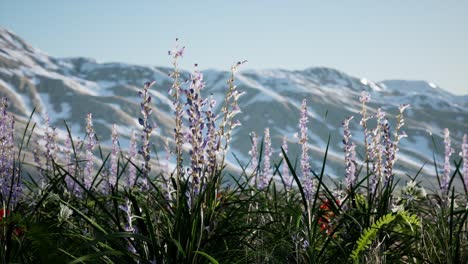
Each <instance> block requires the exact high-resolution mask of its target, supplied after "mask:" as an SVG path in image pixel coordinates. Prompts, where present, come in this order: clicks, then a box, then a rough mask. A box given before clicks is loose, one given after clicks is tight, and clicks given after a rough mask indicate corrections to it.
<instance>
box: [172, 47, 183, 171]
mask: <svg viewBox="0 0 468 264" xmlns="http://www.w3.org/2000/svg"><path fill="white" fill-rule="evenodd" d="M178 42H179V40H178V39H176V45H175V47H174V49H173V50H172V51H169V56H171V57H172V59H173V61H172V65H173V67H174V70H173V71H172V72H171V73H170V74H169V76H170V77H171V78H172V80H173V83H172V87H171V89H170V91H169V93H170V94H171V96H172V98H173V101H172V103H173V105H174V109H175V128H174V140H175V147H176V158H177V164H176V170H177V177H180V176H181V175H182V173H183V170H182V145H183V142H184V135H183V132H182V129H183V128H182V125H183V124H182V115H183V107H182V104H181V102H180V94H181V88H180V81H179V77H180V72H179V69H178V59H179V58H180V57H182V56H183V54H184V51H185V47H182V48H179V44H178Z"/></svg>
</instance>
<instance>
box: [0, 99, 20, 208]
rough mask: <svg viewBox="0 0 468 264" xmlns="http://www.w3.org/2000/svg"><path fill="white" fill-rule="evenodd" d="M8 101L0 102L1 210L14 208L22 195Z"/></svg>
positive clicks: (2, 100)
mask: <svg viewBox="0 0 468 264" xmlns="http://www.w3.org/2000/svg"><path fill="white" fill-rule="evenodd" d="M7 108H8V100H7V99H6V98H2V99H1V102H0V195H1V199H2V208H7V209H8V208H10V209H12V208H14V207H15V205H16V203H17V202H18V200H19V198H20V195H21V194H22V187H21V179H20V178H21V175H20V173H19V170H18V169H17V168H15V161H14V160H15V142H14V133H15V130H14V128H15V120H14V118H13V116H12V115H11V114H9V113H8V112H7Z"/></svg>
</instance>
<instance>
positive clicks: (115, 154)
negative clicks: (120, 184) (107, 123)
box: [108, 124, 120, 188]
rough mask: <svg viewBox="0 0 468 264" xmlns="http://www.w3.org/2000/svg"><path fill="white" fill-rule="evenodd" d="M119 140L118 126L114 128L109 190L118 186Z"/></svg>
mask: <svg viewBox="0 0 468 264" xmlns="http://www.w3.org/2000/svg"><path fill="white" fill-rule="evenodd" d="M119 151H120V148H119V140H118V132H117V125H116V124H114V125H113V126H112V152H111V157H110V158H111V161H110V162H111V166H110V174H109V179H108V180H109V188H112V187H114V186H115V185H116V184H117V170H118V161H119Z"/></svg>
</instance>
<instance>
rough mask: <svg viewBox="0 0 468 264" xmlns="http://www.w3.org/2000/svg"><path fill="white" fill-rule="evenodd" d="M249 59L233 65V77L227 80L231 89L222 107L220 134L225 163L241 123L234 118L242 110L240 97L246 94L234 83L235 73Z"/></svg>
mask: <svg viewBox="0 0 468 264" xmlns="http://www.w3.org/2000/svg"><path fill="white" fill-rule="evenodd" d="M246 62H247V61H242V62H241V61H239V62H237V63H236V64H235V65H234V66H232V67H231V77H230V78H229V80H228V81H227V83H228V86H229V90H228V92H227V94H226V97H225V99H224V105H223V107H222V108H221V113H223V119H222V121H221V124H220V129H219V131H220V132H219V134H220V144H221V143H222V144H223V146H222V147H221V150H222V152H223V160H222V162H221V163H224V157H225V155H226V151H227V149H228V146H229V143H230V141H231V135H232V130H233V129H234V128H235V127H237V126H239V125H241V124H240V121H239V120H234V117H235V116H236V115H237V114H239V113H240V112H241V110H240V108H239V105H238V99H239V97H240V96H241V95H242V94H244V92H239V90H237V86H236V85H234V75H235V73H236V72H237V70H238V69H239V67H240V66H241V65H242V64H244V63H246Z"/></svg>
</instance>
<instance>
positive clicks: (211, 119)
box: [202, 97, 219, 176]
mask: <svg viewBox="0 0 468 264" xmlns="http://www.w3.org/2000/svg"><path fill="white" fill-rule="evenodd" d="M207 104H208V107H207V110H206V111H204V112H205V116H206V137H205V139H204V140H203V146H202V147H203V149H204V150H205V161H206V165H207V166H206V174H207V175H208V176H211V175H213V173H215V171H216V166H217V154H218V145H219V143H218V141H219V135H218V133H217V130H216V123H215V122H216V120H217V118H218V116H217V115H216V114H215V113H214V107H215V106H216V100H214V99H213V97H210V98H209V99H208V101H207Z"/></svg>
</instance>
